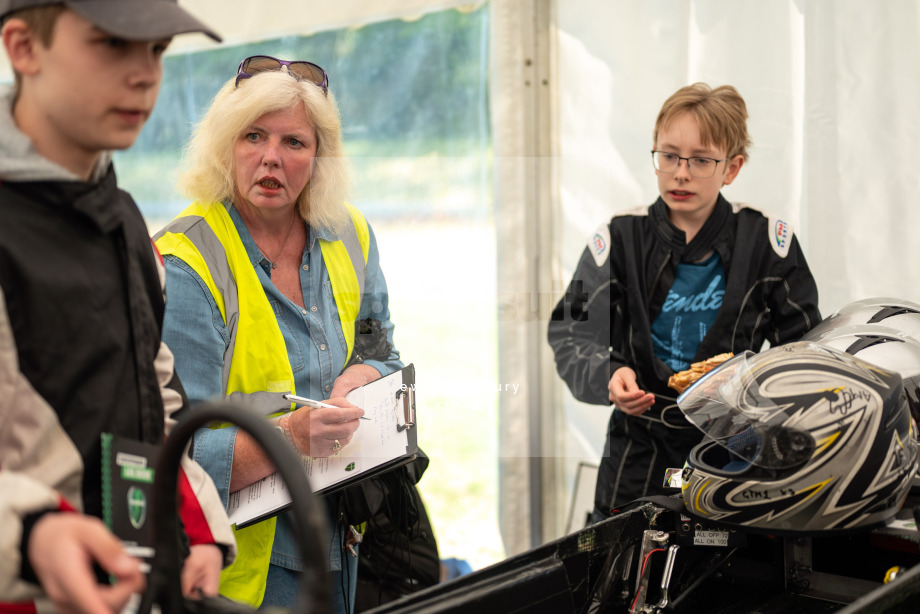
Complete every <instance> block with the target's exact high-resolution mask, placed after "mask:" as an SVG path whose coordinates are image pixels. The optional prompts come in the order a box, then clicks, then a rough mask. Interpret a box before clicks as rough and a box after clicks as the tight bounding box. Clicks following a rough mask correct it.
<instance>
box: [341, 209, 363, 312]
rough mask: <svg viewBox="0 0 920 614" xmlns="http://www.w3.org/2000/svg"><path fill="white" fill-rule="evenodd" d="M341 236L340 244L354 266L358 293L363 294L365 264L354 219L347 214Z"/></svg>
mask: <svg viewBox="0 0 920 614" xmlns="http://www.w3.org/2000/svg"><path fill="white" fill-rule="evenodd" d="M344 235H345V236H344V237H342V245H344V246H345V249H346V250H347V251H348V257H349V258H351V266H353V267H354V268H355V275H357V277H358V295H359V296H361V297H363V296H364V276H365V269H366V268H367V265H366V264H365V262H364V252H363V251H361V242H360V241H358V231H357V230H355V223H354V220H352V219H351V216H350V215H349V216H348V228H346V229H345V232H344Z"/></svg>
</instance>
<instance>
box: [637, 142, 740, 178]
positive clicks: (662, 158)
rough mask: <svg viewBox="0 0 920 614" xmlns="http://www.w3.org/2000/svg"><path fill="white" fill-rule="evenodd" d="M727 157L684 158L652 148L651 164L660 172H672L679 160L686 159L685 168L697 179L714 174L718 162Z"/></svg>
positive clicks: (725, 159) (723, 160)
mask: <svg viewBox="0 0 920 614" xmlns="http://www.w3.org/2000/svg"><path fill="white" fill-rule="evenodd" d="M728 159H729V158H722V159H721V160H717V159H716V158H704V157H702V156H690V157H689V158H684V157H683V156H678V155H677V154H675V153H671V152H668V151H656V150H654V149H653V150H652V164H654V165H655V170H658V171H661V172H662V173H673V172H674V171H676V170H677V167H678V166H680V161H681V160H686V161H687V168H688V169H690V174H691V175H693V176H694V177H698V178H699V179H707V178H709V177H712V176H713V175H715V174H716V167H717V166H719V162H725V161H727V160H728Z"/></svg>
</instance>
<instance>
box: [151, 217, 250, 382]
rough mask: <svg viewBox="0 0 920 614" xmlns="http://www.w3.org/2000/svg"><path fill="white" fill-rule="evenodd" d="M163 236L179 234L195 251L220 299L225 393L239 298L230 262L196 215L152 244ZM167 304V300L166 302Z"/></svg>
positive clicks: (178, 221)
mask: <svg viewBox="0 0 920 614" xmlns="http://www.w3.org/2000/svg"><path fill="white" fill-rule="evenodd" d="M167 232H171V233H174V234H183V235H185V236H186V237H188V238H189V240H190V241H191V242H192V243H193V244H194V245H195V247H197V248H198V252H199V253H200V254H201V257H202V258H203V259H204V263H205V265H206V266H207V267H208V271H209V272H210V273H211V278H212V279H213V280H214V283H215V284H217V288H218V289H219V290H220V292H221V294H223V296H224V316H225V317H226V318H227V332H229V333H230V342H229V343H228V344H227V349H226V350H225V351H224V368H223V373H222V375H221V377H222V378H223V389H224V390H226V389H227V382H229V381H230V365H231V364H232V362H233V348H235V347H236V332H237V320H238V319H239V316H240V297H239V293H238V291H237V287H236V279H235V278H234V277H233V271H232V270H230V262H229V261H228V260H227V252H226V250H225V249H224V245H223V243H221V242H220V239H218V238H217V235H216V234H214V230H212V229H211V227H210V226H209V225H208V223H207V222H205V220H204V218H203V217H201V216H200V215H189V216H186V217H180V218H176V219H175V220H173V221H172V222H170V223H169V224H168V225H167V226H166V227H165V228H163V229H162V230H161V231H160V232H158V233H157V234H156V235H154V237H153V239H154V241H156V240H157V239H159V238H160V237H162V236H163V235H164V234H166V233H167ZM167 300H169V299H167Z"/></svg>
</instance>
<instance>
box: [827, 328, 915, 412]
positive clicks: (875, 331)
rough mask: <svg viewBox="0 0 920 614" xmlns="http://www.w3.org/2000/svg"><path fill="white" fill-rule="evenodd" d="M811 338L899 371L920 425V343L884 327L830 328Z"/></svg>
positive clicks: (908, 399)
mask: <svg viewBox="0 0 920 614" xmlns="http://www.w3.org/2000/svg"><path fill="white" fill-rule="evenodd" d="M918 322H920V319H918ZM809 337H810V339H811V340H812V341H814V342H815V343H819V344H822V345H827V346H830V347H833V348H837V349H838V350H843V351H844V352H846V353H847V354H851V355H853V356H856V357H858V358H861V359H862V360H865V361H866V362H870V363H872V364H874V365H876V366H879V367H882V368H883V369H887V370H889V371H896V372H897V373H898V374H899V375H900V376H901V384H902V385H903V386H904V393H905V394H906V395H907V404H908V406H909V407H910V413H911V416H913V418H914V421H915V422H916V423H917V424H918V425H920V340H918V339H915V338H914V337H911V336H909V335H907V334H905V333H904V332H903V331H898V330H895V329H893V328H889V327H887V326H883V325H881V324H856V325H853V326H842V327H839V328H828V329H826V330H824V331H823V332H821V333H819V334H815V335H810V336H809Z"/></svg>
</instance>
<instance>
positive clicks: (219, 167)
mask: <svg viewBox="0 0 920 614" xmlns="http://www.w3.org/2000/svg"><path fill="white" fill-rule="evenodd" d="M235 81H236V78H235V77H234V78H233V79H230V80H229V81H227V83H226V84H224V86H223V87H222V88H221V89H220V91H219V92H217V95H215V96H214V99H213V100H212V101H211V106H210V108H209V109H208V111H207V112H206V113H205V115H204V117H203V118H202V119H201V121H200V122H199V123H198V125H197V126H196V128H195V131H194V133H193V134H192V138H191V140H190V141H189V143H188V145H187V146H186V149H185V156H184V158H185V166H184V168H185V169H186V170H185V171H183V172H182V173H181V174H180V176H179V189H180V190H181V191H182V192H183V193H184V194H185V195H186V196H187V197H189V198H192V199H194V200H199V201H202V202H215V201H232V200H233V198H235V197H236V195H237V187H238V186H237V185H236V180H235V173H234V170H235V169H234V160H233V147H234V143H235V142H236V140H237V139H238V138H240V136H241V135H242V134H243V131H245V130H246V129H247V128H248V127H249V126H251V125H252V124H253V123H254V122H255V121H256V120H257V119H259V118H260V117H262V116H263V115H265V114H266V113H272V112H274V111H280V110H283V109H290V108H294V107H296V106H297V105H303V108H304V109H305V111H306V114H307V120H308V121H310V122H312V123H313V127H314V130H315V131H316V159H315V160H314V164H313V175H312V176H311V178H310V181H309V182H308V183H307V185H306V186H305V187H304V190H303V192H302V193H301V194H300V196H299V197H298V198H297V209H298V211H299V212H300V216H301V217H302V218H303V219H304V220H305V221H307V222H309V223H310V225H311V226H314V227H325V228H328V229H331V230H333V231H335V232H339V231H340V230H341V229H342V227H343V225H344V224H345V223H346V222H347V220H348V210H347V209H346V207H345V199H346V197H347V195H348V193H349V191H350V188H351V175H352V173H351V165H350V164H349V162H348V160H347V159H346V158H345V154H344V151H343V145H342V129H341V119H340V115H339V108H338V105H336V102H335V97H334V96H333V95H332V92H331V91H330V92H328V93H324V92H323V90H322V89H321V88H320V87H318V86H316V85H314V84H313V83H310V82H307V81H298V80H297V79H294V78H293V77H291V76H290V75H289V74H287V72H285V71H270V72H264V73H259V74H257V75H255V76H253V77H250V78H248V79H243V80H241V81H240V86H239V87H236V84H235Z"/></svg>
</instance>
